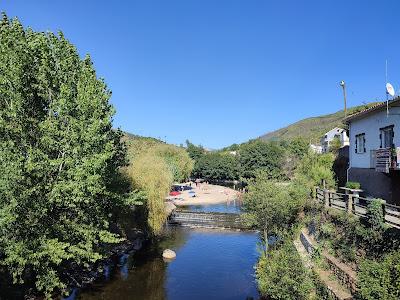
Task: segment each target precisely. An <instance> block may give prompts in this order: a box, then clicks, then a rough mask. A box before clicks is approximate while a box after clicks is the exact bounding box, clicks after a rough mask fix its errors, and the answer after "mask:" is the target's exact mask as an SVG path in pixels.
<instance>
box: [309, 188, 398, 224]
mask: <svg viewBox="0 0 400 300" xmlns="http://www.w3.org/2000/svg"><path fill="white" fill-rule="evenodd" d="M315 199H316V201H318V202H321V203H324V204H325V206H326V207H331V208H335V209H340V210H344V211H347V213H349V214H354V215H356V216H358V217H361V218H365V217H366V216H367V212H368V205H369V203H370V202H371V201H372V200H373V199H370V198H364V197H360V196H359V195H358V194H352V193H346V194H343V193H339V192H337V191H331V190H328V189H322V188H319V187H316V189H315ZM382 209H383V215H384V221H385V223H386V224H388V225H390V226H393V227H397V228H400V206H397V205H393V204H388V203H385V202H382Z"/></svg>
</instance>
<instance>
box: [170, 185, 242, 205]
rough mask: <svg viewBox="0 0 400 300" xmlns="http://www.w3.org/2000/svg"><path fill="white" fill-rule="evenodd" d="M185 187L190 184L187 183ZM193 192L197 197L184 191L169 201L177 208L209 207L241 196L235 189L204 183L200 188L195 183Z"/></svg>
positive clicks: (171, 197)
mask: <svg viewBox="0 0 400 300" xmlns="http://www.w3.org/2000/svg"><path fill="white" fill-rule="evenodd" d="M184 185H189V184H188V183H186V184H184ZM192 191H194V192H195V194H196V197H192V194H190V193H189V191H183V192H181V194H180V195H178V196H174V197H173V196H169V197H167V199H168V200H172V202H173V203H174V204H175V205H176V206H184V205H207V204H218V203H225V202H229V201H232V200H235V199H237V198H238V196H239V195H240V193H239V192H238V191H235V190H234V189H231V188H227V187H224V186H220V185H212V184H206V183H202V184H201V185H199V186H198V187H196V185H195V184H194V183H193V184H192Z"/></svg>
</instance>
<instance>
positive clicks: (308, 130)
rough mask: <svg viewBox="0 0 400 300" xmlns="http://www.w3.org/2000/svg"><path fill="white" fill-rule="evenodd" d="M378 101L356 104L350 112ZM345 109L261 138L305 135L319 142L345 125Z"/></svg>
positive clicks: (303, 121)
mask: <svg viewBox="0 0 400 300" xmlns="http://www.w3.org/2000/svg"><path fill="white" fill-rule="evenodd" d="M376 104H377V103H376V102H374V103H369V104H365V105H360V106H355V107H351V108H349V109H348V113H349V114H353V113H356V112H359V111H361V110H364V109H366V108H369V107H371V106H373V105H376ZM343 116H344V112H343V110H340V111H338V112H336V113H333V114H328V115H323V116H318V117H312V118H307V119H304V120H300V121H298V122H296V123H293V124H291V125H289V126H287V127H284V128H281V129H278V130H275V131H272V132H269V133H266V134H264V135H262V136H260V137H259V138H260V139H261V140H264V141H271V140H290V139H293V138H295V137H299V136H301V137H303V138H304V139H306V140H307V141H311V142H313V143H318V142H319V139H320V138H321V136H323V135H324V133H326V132H327V131H329V130H331V129H332V128H335V127H343V126H344V125H343Z"/></svg>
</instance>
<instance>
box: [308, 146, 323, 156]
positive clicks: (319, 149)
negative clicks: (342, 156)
mask: <svg viewBox="0 0 400 300" xmlns="http://www.w3.org/2000/svg"><path fill="white" fill-rule="evenodd" d="M310 149H311V151H312V152H314V153H317V154H321V153H322V146H320V145H314V144H310Z"/></svg>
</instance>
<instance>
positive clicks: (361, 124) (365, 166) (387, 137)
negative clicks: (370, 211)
mask: <svg viewBox="0 0 400 300" xmlns="http://www.w3.org/2000/svg"><path fill="white" fill-rule="evenodd" d="M388 107H389V110H388V111H389V113H388V114H387V110H386V102H384V103H381V104H378V105H375V106H373V107H371V108H369V109H366V110H363V111H361V112H358V113H356V114H353V115H351V116H349V117H348V118H347V119H346V122H347V123H348V125H349V136H350V148H349V169H348V172H347V180H348V181H356V182H359V183H360V184H361V188H362V189H363V190H364V191H365V192H366V194H367V195H369V196H372V197H375V198H382V199H384V200H386V201H387V202H388V203H393V204H396V205H398V204H400V168H399V163H400V148H399V147H400V98H399V97H398V98H396V99H394V100H391V101H389V103H388Z"/></svg>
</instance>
